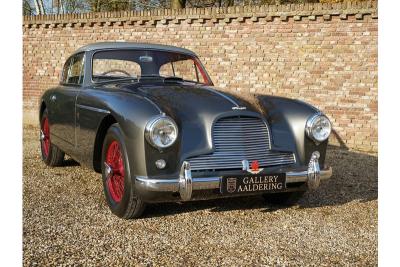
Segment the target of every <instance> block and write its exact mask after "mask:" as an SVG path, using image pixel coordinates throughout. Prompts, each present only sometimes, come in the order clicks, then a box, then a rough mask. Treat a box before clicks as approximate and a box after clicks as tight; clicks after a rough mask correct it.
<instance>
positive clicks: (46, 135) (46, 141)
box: [40, 117, 50, 158]
mask: <svg viewBox="0 0 400 267" xmlns="http://www.w3.org/2000/svg"><path fill="white" fill-rule="evenodd" d="M40 134H41V136H40V139H41V143H42V151H43V155H44V157H45V158H47V157H48V156H49V152H50V127H49V119H48V118H47V117H45V118H44V119H43V123H42V129H41V133H40Z"/></svg>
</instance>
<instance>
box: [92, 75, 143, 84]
mask: <svg viewBox="0 0 400 267" xmlns="http://www.w3.org/2000/svg"><path fill="white" fill-rule="evenodd" d="M131 80H136V81H137V80H138V78H136V77H129V78H120V79H111V80H107V81H101V82H95V84H99V85H100V84H107V83H115V82H127V81H131Z"/></svg>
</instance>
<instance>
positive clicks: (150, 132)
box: [145, 114, 179, 149]
mask: <svg viewBox="0 0 400 267" xmlns="http://www.w3.org/2000/svg"><path fill="white" fill-rule="evenodd" d="M161 120H166V121H168V122H169V123H171V125H172V126H173V127H174V128H175V132H176V135H175V138H174V139H173V141H172V142H170V143H168V144H166V145H163V144H156V143H155V142H154V138H153V137H154V129H155V126H156V125H157V123H158V122H159V121H161ZM178 134H179V133H178V125H177V124H176V123H175V121H174V120H173V119H172V118H171V117H169V116H166V115H165V114H161V115H157V116H155V117H153V118H151V119H150V120H149V121H148V122H147V124H146V128H145V138H146V140H147V142H148V143H149V144H150V145H152V146H153V147H155V148H157V149H165V148H168V147H171V146H172V145H173V144H175V142H176V140H177V139H178Z"/></svg>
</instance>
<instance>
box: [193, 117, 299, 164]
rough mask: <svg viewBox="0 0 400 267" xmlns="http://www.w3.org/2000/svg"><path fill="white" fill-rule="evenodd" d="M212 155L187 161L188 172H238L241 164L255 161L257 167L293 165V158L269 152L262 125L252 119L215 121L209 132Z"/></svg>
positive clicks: (284, 154)
mask: <svg viewBox="0 0 400 267" xmlns="http://www.w3.org/2000/svg"><path fill="white" fill-rule="evenodd" d="M212 137H213V145H214V147H215V151H214V152H213V153H211V154H206V155H200V156H195V157H192V158H189V159H188V160H189V162H190V165H191V168H192V170H194V171H196V170H219V169H242V160H244V159H246V160H248V161H250V162H251V161H254V160H257V161H258V162H259V165H260V167H267V166H276V165H286V164H292V163H294V162H295V158H294V154H293V153H289V152H277V151H272V150H271V143H270V135H269V130H268V128H267V126H266V124H265V123H264V122H263V120H261V119H260V118H256V117H228V118H222V119H219V120H218V121H217V122H216V123H215V124H214V126H213V129H212Z"/></svg>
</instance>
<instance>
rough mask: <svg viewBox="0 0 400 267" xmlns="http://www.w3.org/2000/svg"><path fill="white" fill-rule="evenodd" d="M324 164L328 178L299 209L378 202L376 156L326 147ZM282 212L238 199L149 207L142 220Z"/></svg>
mask: <svg viewBox="0 0 400 267" xmlns="http://www.w3.org/2000/svg"><path fill="white" fill-rule="evenodd" d="M326 163H327V164H329V165H331V166H332V168H333V176H332V178H331V179H330V180H328V181H324V182H322V184H321V186H320V187H319V188H318V189H317V190H316V191H313V192H307V193H306V194H305V195H304V197H303V198H302V199H301V200H300V201H299V203H298V208H299V209H303V208H314V207H323V206H338V205H343V204H346V203H348V202H352V201H359V202H367V201H371V200H376V199H377V198H378V157H377V155H373V154H369V153H362V152H354V151H349V150H347V149H345V148H340V147H336V146H330V147H329V149H328V153H327V158H326ZM282 208H284V207H277V206H273V205H269V204H268V203H265V201H264V199H263V198H262V197H259V196H256V197H239V198H226V199H216V200H206V201H193V202H186V203H161V204H152V205H149V206H148V208H147V209H146V211H145V214H144V217H158V216H168V215H173V214H177V213H185V212H192V211H197V210H202V209H209V210H210V211H211V212H224V211H230V210H246V209H263V211H265V212H270V211H275V210H277V209H282Z"/></svg>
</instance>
